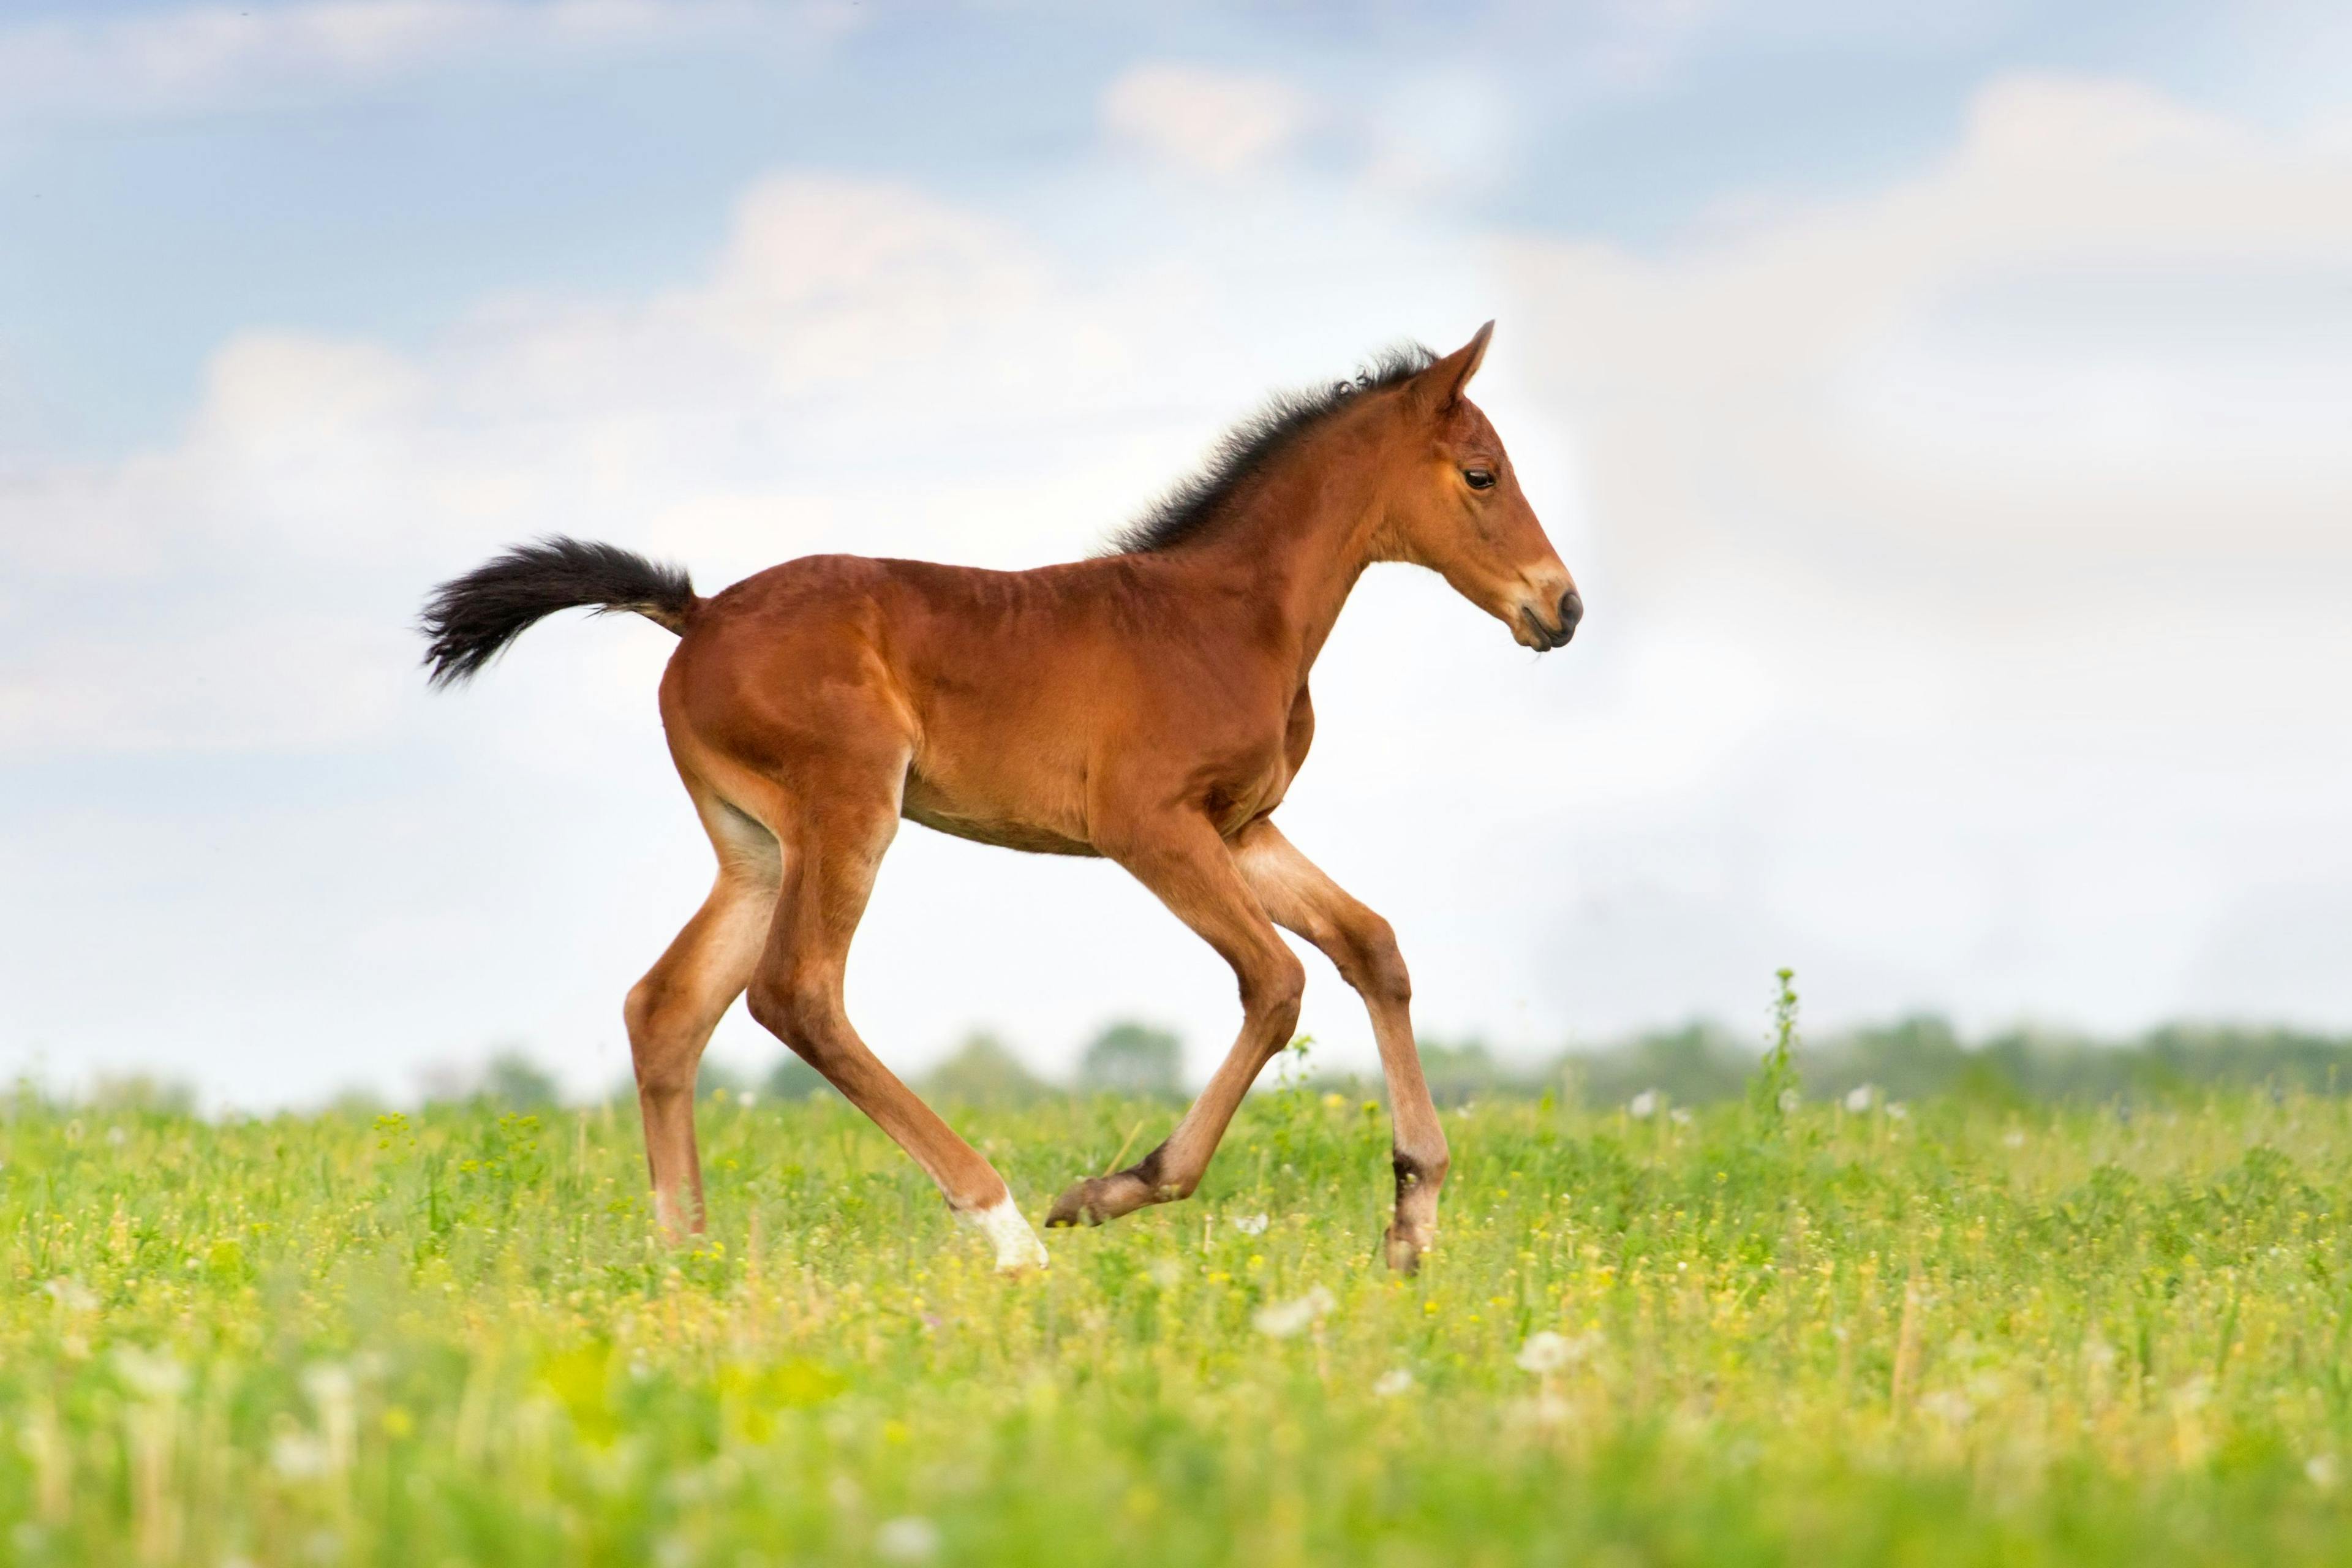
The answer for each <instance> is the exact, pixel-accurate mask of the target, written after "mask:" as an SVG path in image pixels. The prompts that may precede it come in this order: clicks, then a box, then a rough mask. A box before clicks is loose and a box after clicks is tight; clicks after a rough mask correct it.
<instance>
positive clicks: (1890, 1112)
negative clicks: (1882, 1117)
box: [1886, 1100, 1911, 1121]
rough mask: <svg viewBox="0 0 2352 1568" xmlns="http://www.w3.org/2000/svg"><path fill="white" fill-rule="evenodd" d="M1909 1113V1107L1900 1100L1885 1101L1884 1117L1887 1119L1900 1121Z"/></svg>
mask: <svg viewBox="0 0 2352 1568" xmlns="http://www.w3.org/2000/svg"><path fill="white" fill-rule="evenodd" d="M1910 1114H1911V1108H1910V1107H1909V1106H1907V1105H1906V1104H1904V1103H1903V1102H1902V1101H1901V1100H1888V1101H1887V1102H1886V1119H1887V1120H1888V1121H1902V1120H1903V1119H1904V1118H1905V1117H1906V1116H1909V1115H1910Z"/></svg>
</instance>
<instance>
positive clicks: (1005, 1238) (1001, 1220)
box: [956, 1197, 1047, 1272]
mask: <svg viewBox="0 0 2352 1568" xmlns="http://www.w3.org/2000/svg"><path fill="white" fill-rule="evenodd" d="M956 1218H958V1219H960V1220H961V1221H963V1222H964V1223H965V1224H966V1225H968V1226H971V1227H972V1228H973V1229H974V1230H977V1231H979V1232H980V1234H981V1235H982V1236H984V1237H988V1239H989V1241H990V1242H991V1243H992V1245H993V1246H994V1247H995V1248H996V1267H997V1268H998V1269H999V1270H1001V1271H1004V1272H1010V1271H1011V1270H1013V1269H1016V1268H1045V1267H1046V1261H1047V1260H1046V1258H1045V1243H1044V1242H1042V1241H1040V1240H1038V1239H1037V1233H1036V1232H1035V1231H1034V1230H1032V1229H1030V1228H1029V1222H1028V1221H1027V1220H1025V1219H1024V1218H1022V1217H1021V1211H1020V1210H1019V1209H1017V1208H1014V1207H1013V1200H1012V1199H1011V1198H1009V1197H1008V1198H1006V1199H1004V1200H1003V1202H1002V1203H999V1204H996V1205H992V1206H991V1207H988V1208H984V1209H971V1210H963V1211H959V1212H958V1214H957V1215H956Z"/></svg>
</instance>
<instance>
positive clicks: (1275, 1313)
mask: <svg viewBox="0 0 2352 1568" xmlns="http://www.w3.org/2000/svg"><path fill="white" fill-rule="evenodd" d="M1338 1305H1339V1298H1338V1297H1336V1296H1334V1295H1332V1294H1331V1292H1330V1291H1328V1290H1327V1289H1324V1288H1323V1287H1322V1286H1320V1285H1318V1286H1316V1287H1315V1289H1312V1290H1309V1291H1307V1294H1306V1295H1304V1296H1300V1297H1298V1298H1297V1299H1296V1300H1289V1301H1283V1302H1278V1303H1277V1304H1276V1305H1274V1306H1271V1307H1262V1308H1260V1309H1259V1310H1258V1313H1257V1315H1256V1316H1255V1317H1254V1318H1252V1319H1251V1320H1250V1321H1251V1322H1253V1323H1255V1324H1256V1325H1257V1331H1258V1332H1259V1333H1262V1334H1271V1335H1272V1336H1274V1337H1275V1338H1276V1339H1277V1340H1286V1339H1289V1338H1291V1337H1293V1336H1294V1335H1297V1334H1299V1333H1301V1332H1304V1331H1305V1330H1306V1328H1307V1325H1308V1324H1309V1323H1312V1322H1313V1321H1315V1320H1316V1319H1318V1318H1319V1317H1321V1316H1323V1314H1325V1313H1326V1312H1328V1311H1329V1310H1331V1309H1332V1308H1334V1307H1336V1306H1338Z"/></svg>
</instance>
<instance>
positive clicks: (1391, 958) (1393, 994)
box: [1348, 915, 1412, 1007]
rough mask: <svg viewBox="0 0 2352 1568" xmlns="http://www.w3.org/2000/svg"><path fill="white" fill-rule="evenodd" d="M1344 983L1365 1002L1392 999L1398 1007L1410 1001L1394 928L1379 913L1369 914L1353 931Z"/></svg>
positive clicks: (1409, 979)
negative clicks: (1350, 986) (1348, 968)
mask: <svg viewBox="0 0 2352 1568" xmlns="http://www.w3.org/2000/svg"><path fill="white" fill-rule="evenodd" d="M1351 947H1352V950H1353V951H1352V952H1351V953H1350V955H1349V956H1350V957H1351V958H1352V960H1353V963H1351V964H1350V966H1349V967H1350V968H1351V969H1352V970H1353V971H1354V973H1351V974H1349V976H1348V984H1350V985H1353V986H1354V987H1355V988H1356V990H1357V992H1358V993H1359V994H1361V995H1362V996H1363V997H1364V999H1365V1000H1366V1001H1369V1002H1392V1003H1394V1004H1396V1005H1398V1006H1400V1007H1402V1006H1404V1005H1407V1004H1409V1003H1411V1002H1412V974H1411V973H1409V972H1408V971H1407V970H1406V969H1405V966H1404V954H1403V953H1402V952H1400V951H1398V948H1397V940H1396V930H1395V928H1394V927H1392V926H1391V925H1390V924H1389V922H1388V921H1385V920H1383V919H1381V917H1380V916H1379V915H1369V916H1368V918H1367V919H1366V921H1365V922H1364V924H1363V925H1361V926H1360V927H1359V928H1358V929H1357V930H1356V931H1355V932H1354V933H1353V941H1352V943H1351Z"/></svg>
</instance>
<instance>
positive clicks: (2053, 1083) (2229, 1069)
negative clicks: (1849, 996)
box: [1333, 1016, 2352, 1106]
mask: <svg viewBox="0 0 2352 1568" xmlns="http://www.w3.org/2000/svg"><path fill="white" fill-rule="evenodd" d="M1763 1049H1764V1047H1763V1042H1762V1041H1761V1040H1758V1041H1756V1042H1754V1043H1750V1042H1748V1041H1746V1040H1742V1039H1740V1038H1738V1037H1736V1036H1734V1035H1732V1034H1731V1033H1730V1032H1728V1031H1727V1030H1725V1029H1723V1028H1721V1027H1719V1026H1715V1025H1711V1024H1692V1025H1689V1026H1685V1027H1683V1028H1680V1029H1675V1030H1671V1031H1663V1032H1657V1033H1652V1034H1645V1035H1642V1036H1640V1037H1636V1038H1635V1039H1633V1040H1631V1041H1628V1042H1626V1043H1624V1044H1622V1045H1618V1046H1613V1047H1607V1048H1603V1049H1598V1050H1592V1051H1570V1052H1567V1053H1565V1054H1563V1055H1561V1056H1559V1057H1558V1058H1554V1059H1553V1060H1551V1061H1549V1062H1547V1063H1543V1064H1541V1065H1535V1066H1516V1065H1514V1064H1511V1063H1508V1062H1506V1061H1503V1060H1501V1059H1499V1058H1496V1056H1495V1055H1494V1053H1493V1052H1491V1051H1489V1050H1488V1049H1487V1048H1486V1047H1485V1046H1484V1045H1481V1044H1479V1043H1476V1042H1475V1041H1474V1042H1470V1043H1467V1044H1463V1045H1454V1046H1448V1045H1444V1044H1441V1043H1438V1042H1435V1041H1423V1043H1422V1047H1421V1059H1422V1070H1423V1072H1424V1073H1425V1074H1427V1075H1428V1078H1429V1083H1430V1089H1431V1091H1432V1092H1433V1094H1434V1095H1435V1096H1436V1097H1437V1099H1438V1100H1439V1102H1440V1103H1441V1104H1459V1103H1461V1102H1463V1101H1465V1100H1475V1099H1476V1098H1477V1097H1479V1096H1481V1095H1492V1094H1511V1093H1518V1094H1541V1093H1543V1092H1545V1091H1546V1090H1549V1091H1551V1092H1553V1093H1556V1094H1559V1095H1560V1096H1562V1097H1563V1098H1566V1099H1572V1100H1579V1101H1581V1102H1582V1103H1584V1104H1586V1105H1590V1106H1603V1105H1615V1104H1622V1103H1624V1102H1626V1101H1629V1100H1632V1099H1633V1097H1634V1096H1635V1095H1638V1094H1641V1093H1643V1092H1645V1091H1650V1090H1654V1091H1656V1092H1657V1093H1658V1094H1659V1095H1661V1096H1662V1097H1664V1099H1665V1100H1667V1101H1669V1102H1671V1103H1673V1104H1676V1105H1705V1104H1708V1103H1710V1102H1713V1101H1716V1100H1731V1099H1736V1098H1737V1097H1738V1096H1739V1095H1740V1094H1741V1093H1743V1092H1744V1091H1745V1088H1746V1085H1747V1083H1748V1078H1749V1077H1750V1075H1751V1074H1753V1072H1754V1071H1755V1069H1756V1065H1757V1062H1758V1060H1759V1058H1761V1057H1762V1055H1763ZM1795 1057H1796V1064H1797V1069H1798V1072H1799V1074H1800V1075H1801V1081H1802V1084H1803V1093H1804V1095H1805V1096H1806V1098H1808V1099H1813V1100H1827V1099H1833V1098H1843V1096H1845V1095H1847V1094H1848V1093H1850V1092H1852V1091H1853V1090H1854V1089H1860V1088H1863V1087H1864V1086H1869V1087H1870V1088H1872V1089H1875V1090H1876V1092H1877V1094H1878V1096H1879V1097H1880V1098H1884V1099H1887V1100H1921V1099H1927V1098H1928V1097H1930V1096H1935V1095H1960V1096H1966V1097H1969V1098H1972V1099H1975V1100H1980V1101H1985V1100H1989V1101H1995V1102H2000V1101H2012V1102H2015V1103H2019V1104H2024V1103H2029V1102H2032V1101H2041V1100H2070V1101H2077V1102H2097V1101H2102V1100H2114V1099H2116V1098H2118V1097H2123V1098H2141V1099H2153V1098H2158V1097H2161V1096H2163V1095H2166V1094H2171V1093H2177V1092H2179V1091H2182V1090H2186V1089H2197V1088H2200V1087H2216V1088H2242V1089H2244V1088H2273V1089H2279V1090H2282V1091H2284V1090H2287V1089H2302V1090H2305V1091H2307V1092H2310V1093H2315V1094H2339V1093H2347V1092H2352V1036H2328V1035H2315V1034H2305V1033H2301V1032H2298V1031H2296V1030H2293V1029H2284V1028H2247V1027H2235V1026H2223V1025H2204V1024H2166V1025H2163V1026H2158V1027H2157V1028H2154V1029H2150V1030H2148V1031H2147V1032H2146V1033H2144V1034H2140V1035H2137V1036H2133V1037H2130V1038H2128V1039H2123V1040H2099V1039H2092V1038H2088V1037H2083V1036H2079V1035H2068V1034H2060V1033H2055V1032H2044V1031H2038V1030H2028V1029H2013V1030H2011V1031H2008V1032H2006V1033H2003V1034H2000V1035H1996V1036H1993V1037H1990V1038H1989V1039H1984V1040H1979V1041H1975V1042H1964V1041H1962V1040H1961V1039H1960V1037H1958V1034H1957V1033H1955V1032H1954V1030H1953V1028H1952V1026H1951V1025H1950V1024H1948V1023H1947V1022H1946V1021H1945V1020H1943V1019H1942V1018H1938V1017H1932V1016H1927V1017H1913V1018H1906V1019H1903V1020H1901V1021H1900V1022H1898V1023H1894V1024H1888V1025H1883V1026H1874V1027H1868V1028H1860V1029H1852V1030H1846V1031H1843V1032H1840V1033H1836V1034H1831V1035H1825V1036H1822V1037H1818V1038H1810V1037H1809V1038H1806V1039H1804V1040H1803V1041H1802V1042H1801V1044H1800V1045H1799V1047H1798V1048H1797V1051H1796V1053H1795ZM1333 1087H1335V1088H1343V1087H1344V1088H1348V1089H1354V1088H1358V1087H1367V1086H1360V1085H1358V1084H1356V1083H1354V1082H1352V1081H1351V1082H1349V1084H1347V1085H1340V1084H1337V1083H1335V1084H1334V1086H1333Z"/></svg>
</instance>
